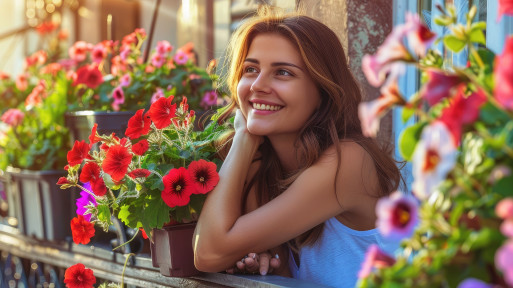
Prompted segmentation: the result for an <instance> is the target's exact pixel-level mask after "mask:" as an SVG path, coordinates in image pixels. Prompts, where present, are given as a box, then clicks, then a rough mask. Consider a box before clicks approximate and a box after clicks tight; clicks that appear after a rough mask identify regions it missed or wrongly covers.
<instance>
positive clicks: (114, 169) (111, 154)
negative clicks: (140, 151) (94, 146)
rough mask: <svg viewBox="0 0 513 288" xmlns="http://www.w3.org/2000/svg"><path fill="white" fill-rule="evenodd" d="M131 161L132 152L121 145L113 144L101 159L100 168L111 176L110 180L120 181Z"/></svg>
mask: <svg viewBox="0 0 513 288" xmlns="http://www.w3.org/2000/svg"><path fill="white" fill-rule="evenodd" d="M131 161H132V154H131V153H130V151H128V148H127V147H125V146H123V145H113V146H111V147H109V150H108V151H107V155H105V160H103V164H102V169H103V171H104V172H105V173H107V174H109V175H110V177H112V180H114V181H116V182H119V181H121V180H122V179H123V178H124V177H125V174H126V171H127V170H128V165H130V162H131Z"/></svg>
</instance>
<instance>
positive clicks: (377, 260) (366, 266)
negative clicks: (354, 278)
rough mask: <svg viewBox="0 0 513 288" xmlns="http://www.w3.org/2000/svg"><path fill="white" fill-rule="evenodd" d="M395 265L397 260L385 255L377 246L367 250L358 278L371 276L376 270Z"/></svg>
mask: <svg viewBox="0 0 513 288" xmlns="http://www.w3.org/2000/svg"><path fill="white" fill-rule="evenodd" d="M394 264H395V259H394V258H392V257H391V256H389V255H387V254H385V253H384V252H383V251H381V249H379V247H378V246H377V245H376V244H372V245H370V246H369V248H367V252H366V253H365V260H364V261H363V263H362V268H361V269H360V271H359V272H358V278H360V279H361V278H365V277H367V276H369V275H370V273H371V272H372V270H373V269H374V268H378V269H379V268H384V267H389V266H392V265H394Z"/></svg>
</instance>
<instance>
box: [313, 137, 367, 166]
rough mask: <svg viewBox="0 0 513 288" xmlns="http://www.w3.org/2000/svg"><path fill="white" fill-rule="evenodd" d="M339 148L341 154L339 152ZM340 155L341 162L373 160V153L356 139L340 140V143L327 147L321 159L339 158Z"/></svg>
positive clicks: (355, 162)
mask: <svg viewBox="0 0 513 288" xmlns="http://www.w3.org/2000/svg"><path fill="white" fill-rule="evenodd" d="M337 148H338V149H339V151H340V155H339V154H337ZM339 157H340V159H341V161H342V162H341V164H344V163H346V164H358V163H363V162H364V161H368V160H371V159H372V157H371V155H370V154H369V153H368V152H367V150H365V148H363V146H361V145H360V144H358V143H357V142H356V141H354V140H340V141H339V142H338V143H336V144H333V145H331V146H330V147H328V149H326V150H325V151H324V152H323V153H322V155H321V158H320V159H330V160H338V158H339Z"/></svg>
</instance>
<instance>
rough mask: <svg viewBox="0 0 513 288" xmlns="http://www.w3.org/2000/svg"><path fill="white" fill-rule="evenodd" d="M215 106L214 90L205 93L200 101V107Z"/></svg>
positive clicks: (215, 96)
mask: <svg viewBox="0 0 513 288" xmlns="http://www.w3.org/2000/svg"><path fill="white" fill-rule="evenodd" d="M216 104H217V93H216V91H215V90H211V91H207V92H205V94H204V95H203V99H201V105H202V106H204V107H209V106H213V105H216Z"/></svg>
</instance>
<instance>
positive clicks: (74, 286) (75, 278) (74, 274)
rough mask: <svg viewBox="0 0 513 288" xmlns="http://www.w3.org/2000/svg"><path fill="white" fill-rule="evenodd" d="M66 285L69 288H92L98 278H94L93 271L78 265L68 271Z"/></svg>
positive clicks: (65, 274)
mask: <svg viewBox="0 0 513 288" xmlns="http://www.w3.org/2000/svg"><path fill="white" fill-rule="evenodd" d="M64 283H65V284H66V287H68V288H90V287H93V284H95V283H96V277H94V273H93V270H91V269H87V268H85V266H84V264H82V263H78V264H75V265H73V266H71V267H69V268H68V269H66V272H65V273H64Z"/></svg>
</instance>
